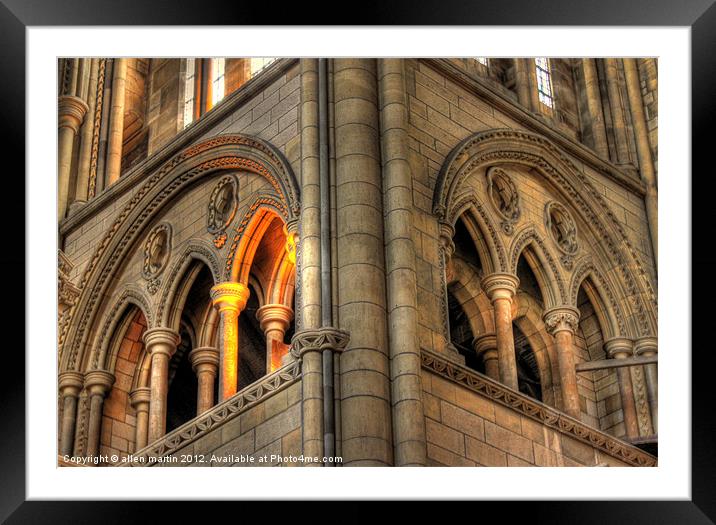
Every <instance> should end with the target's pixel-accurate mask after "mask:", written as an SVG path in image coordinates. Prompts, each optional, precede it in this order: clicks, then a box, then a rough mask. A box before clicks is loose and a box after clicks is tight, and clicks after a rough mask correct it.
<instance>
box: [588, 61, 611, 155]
mask: <svg viewBox="0 0 716 525" xmlns="http://www.w3.org/2000/svg"><path fill="white" fill-rule="evenodd" d="M582 71H583V72H584V87H585V92H586V95H587V109H588V111H589V118H590V119H591V121H592V122H591V126H590V127H591V128H592V138H593V139H594V151H595V152H596V153H597V155H599V156H600V157H602V158H603V159H607V160H609V144H608V142H607V129H606V127H605V125H604V110H603V108H602V96H601V94H600V92H599V77H598V76H597V66H596V64H595V63H594V59H593V58H583V59H582Z"/></svg>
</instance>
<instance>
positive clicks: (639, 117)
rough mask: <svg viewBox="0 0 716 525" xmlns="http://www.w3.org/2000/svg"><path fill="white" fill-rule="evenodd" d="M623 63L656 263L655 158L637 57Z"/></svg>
mask: <svg viewBox="0 0 716 525" xmlns="http://www.w3.org/2000/svg"><path fill="white" fill-rule="evenodd" d="M623 63H624V77H625V79H626V87H627V95H628V97H629V107H630V108H631V119H632V124H633V126H634V135H635V136H636V153H637V156H638V157H639V172H640V173H641V178H642V180H643V181H644V184H645V186H646V196H645V197H644V204H645V207H646V216H647V220H648V223H649V236H650V238H651V248H652V250H653V252H654V262H656V261H657V255H658V253H659V245H658V238H659V236H658V232H659V229H658V219H659V211H658V193H657V189H656V169H655V167H654V159H653V158H652V156H651V146H650V144H649V128H648V127H647V125H646V117H645V116H644V101H643V100H642V98H641V82H640V80H639V70H638V67H637V63H636V59H634V58H625V59H623Z"/></svg>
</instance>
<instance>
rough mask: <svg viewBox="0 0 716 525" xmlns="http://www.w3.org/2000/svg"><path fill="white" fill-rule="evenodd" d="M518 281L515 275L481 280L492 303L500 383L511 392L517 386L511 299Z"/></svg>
mask: <svg viewBox="0 0 716 525" xmlns="http://www.w3.org/2000/svg"><path fill="white" fill-rule="evenodd" d="M519 285H520V280H519V279H518V278H517V276H516V275H511V274H508V273H494V274H492V275H488V276H487V277H485V278H484V279H483V280H482V289H483V290H485V293H486V294H487V296H488V297H489V298H490V301H492V306H493V308H494V313H495V338H496V341H497V356H498V360H499V363H500V365H499V368H500V381H501V382H502V383H503V384H504V385H505V386H508V387H509V388H511V389H513V390H519V386H518V384H517V360H516V358H515V338H514V335H513V333H512V298H513V297H514V296H515V294H516V293H517V287H518V286H519Z"/></svg>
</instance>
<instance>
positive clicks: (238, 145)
mask: <svg viewBox="0 0 716 525" xmlns="http://www.w3.org/2000/svg"><path fill="white" fill-rule="evenodd" d="M221 170H245V171H249V172H252V173H255V174H257V175H260V176H261V177H263V178H265V179H266V180H267V181H268V182H269V184H270V185H271V187H272V188H273V190H274V192H275V194H276V195H275V200H276V201H277V202H278V203H279V204H280V207H281V208H282V209H283V210H284V212H285V215H286V217H287V219H288V220H289V221H293V220H297V218H298V216H299V213H300V193H299V186H298V183H297V180H296V177H295V176H294V174H293V171H292V169H291V167H290V165H289V163H288V161H287V160H286V159H285V158H284V156H283V154H281V153H280V152H279V151H278V149H276V148H275V147H274V146H272V145H271V144H269V143H267V142H265V141H263V140H260V139H257V138H255V137H249V136H245V135H220V136H217V137H213V138H210V139H208V140H205V141H203V142H200V143H198V144H195V145H193V146H190V147H189V148H187V149H185V150H183V151H182V152H180V153H178V154H177V155H175V156H174V157H173V158H172V159H170V160H169V161H167V162H166V163H164V164H163V165H162V166H161V167H160V168H159V169H158V170H157V171H156V172H154V173H153V174H151V175H150V176H148V177H147V179H146V181H145V182H144V183H143V184H142V185H141V186H139V187H138V188H137V190H136V192H135V193H134V195H133V196H132V197H131V199H130V200H129V202H128V203H127V204H126V205H125V206H124V208H123V209H122V210H121V211H120V212H119V214H118V215H117V217H116V219H115V220H114V222H113V224H112V226H111V227H110V228H109V230H108V231H107V232H106V234H105V235H104V237H103V238H102V240H101V241H100V242H99V244H98V246H97V249H96V250H95V253H94V254H93V256H92V258H91V259H90V261H89V263H88V265H87V268H86V269H85V271H84V273H83V275H82V278H81V281H80V285H79V287H80V288H81V290H82V292H81V293H80V296H79V298H78V300H77V302H76V303H75V305H74V306H73V307H72V310H71V313H70V316H71V318H72V322H71V323H68V325H67V327H68V328H67V329H66V330H67V331H66V332H64V333H61V334H60V345H61V346H62V347H63V351H62V354H61V355H62V361H61V363H60V369H61V370H73V369H76V368H77V366H78V364H79V363H81V362H82V360H83V357H84V354H85V352H86V347H87V344H88V339H89V337H90V336H91V334H92V332H93V330H96V326H95V325H96V320H97V319H96V318H97V313H98V309H99V307H100V305H101V303H102V298H103V297H104V295H105V294H107V292H108V290H109V288H110V286H111V283H112V277H113V276H114V275H116V272H117V270H118V268H119V267H120V266H121V264H122V261H123V260H124V258H125V257H126V255H127V254H128V253H129V251H130V250H131V249H133V248H134V247H135V246H136V243H137V242H138V239H139V238H140V236H141V235H142V233H143V231H144V230H145V229H146V227H147V226H148V225H149V224H151V222H152V220H153V219H155V218H156V217H157V215H158V213H159V212H160V211H161V210H162V208H163V206H165V205H166V204H167V203H168V202H170V201H171V200H172V199H173V198H174V197H175V196H177V195H178V194H179V193H181V192H182V191H183V190H184V189H185V188H187V187H188V186H189V185H191V184H192V183H194V182H195V181H197V180H199V179H201V178H203V177H206V176H208V175H210V174H212V173H215V172H217V171H221Z"/></svg>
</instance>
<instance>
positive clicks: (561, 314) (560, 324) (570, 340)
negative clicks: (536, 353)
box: [544, 306, 581, 419]
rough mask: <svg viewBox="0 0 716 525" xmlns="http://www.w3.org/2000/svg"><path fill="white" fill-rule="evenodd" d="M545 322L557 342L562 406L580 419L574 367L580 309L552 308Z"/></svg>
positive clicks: (568, 412)
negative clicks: (575, 338)
mask: <svg viewBox="0 0 716 525" xmlns="http://www.w3.org/2000/svg"><path fill="white" fill-rule="evenodd" d="M544 324H545V328H546V329H547V332H548V333H549V334H550V335H552V336H553V337H554V340H555V343H556V350H557V362H558V365H559V383H560V386H561V387H562V406H563V408H564V411H565V412H566V413H567V414H569V415H570V416H572V417H573V418H575V419H580V417H581V409H580V407H579V390H578V389H577V371H576V370H575V369H574V366H575V365H574V334H575V332H576V331H577V327H578V326H579V310H577V309H576V308H572V307H571V306H558V307H556V308H552V309H550V310H547V311H546V312H545V313H544Z"/></svg>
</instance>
